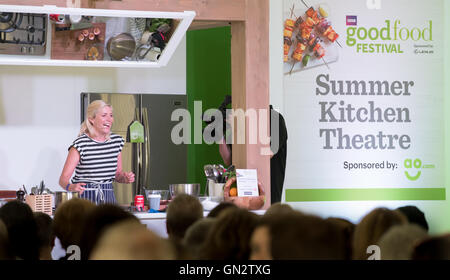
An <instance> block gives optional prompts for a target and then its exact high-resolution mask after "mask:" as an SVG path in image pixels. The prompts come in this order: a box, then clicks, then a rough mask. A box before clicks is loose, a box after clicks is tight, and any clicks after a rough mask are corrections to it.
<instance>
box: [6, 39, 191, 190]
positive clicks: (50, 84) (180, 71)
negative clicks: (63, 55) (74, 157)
mask: <svg viewBox="0 0 450 280" xmlns="http://www.w3.org/2000/svg"><path fill="white" fill-rule="evenodd" d="M81 92H121V93H161V94H164V93H167V94H173V93H178V94H186V38H183V40H182V42H181V43H180V45H179V46H178V48H177V50H176V52H175V53H174V55H173V56H172V59H171V60H170V62H169V64H168V65H167V66H166V67H163V68H155V69H152V68H149V69H128V68H123V69H116V68H87V67H40V66H0V189H2V190H5V189H14V190H17V188H18V187H19V186H22V185H23V184H25V185H26V186H27V188H28V191H30V187H31V186H33V185H37V184H39V182H40V181H41V180H44V181H45V182H46V185H47V186H49V187H50V189H52V190H59V189H58V188H59V187H58V180H59V176H60V173H61V170H62V168H63V165H64V162H65V159H66V156H67V148H68V147H69V145H70V144H71V143H72V141H73V140H74V138H75V137H76V135H77V133H78V130H79V124H80V93H81Z"/></svg>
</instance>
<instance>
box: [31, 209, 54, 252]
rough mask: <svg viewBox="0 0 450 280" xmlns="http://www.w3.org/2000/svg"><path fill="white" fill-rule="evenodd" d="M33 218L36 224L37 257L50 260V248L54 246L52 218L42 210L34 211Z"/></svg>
mask: <svg viewBox="0 0 450 280" xmlns="http://www.w3.org/2000/svg"><path fill="white" fill-rule="evenodd" d="M34 219H35V220H36V224H37V233H38V238H39V259H40V260H51V259H52V250H53V247H54V246H55V235H54V233H53V228H52V223H53V220H52V218H51V217H50V216H49V215H47V214H45V213H42V212H35V213H34Z"/></svg>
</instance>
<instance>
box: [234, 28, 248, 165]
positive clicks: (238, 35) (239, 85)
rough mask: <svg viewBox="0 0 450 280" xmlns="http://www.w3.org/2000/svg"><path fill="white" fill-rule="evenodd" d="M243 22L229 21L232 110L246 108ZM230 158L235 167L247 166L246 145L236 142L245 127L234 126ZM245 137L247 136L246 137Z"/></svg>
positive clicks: (245, 53)
mask: <svg viewBox="0 0 450 280" xmlns="http://www.w3.org/2000/svg"><path fill="white" fill-rule="evenodd" d="M245 43H246V42H245V22H232V23H231V100H232V108H233V110H238V109H242V110H244V111H245V110H246V109H247V102H246V77H247V76H246V73H245V71H246V67H245V66H246V55H247V52H246V44H245ZM233 133H234V136H235V137H234V139H233V141H234V142H233V143H234V144H233V150H232V159H233V164H234V165H235V166H236V167H237V168H247V153H246V150H247V146H246V145H245V144H237V143H238V142H237V137H236V136H237V135H241V134H242V133H244V135H247V134H246V131H245V129H244V130H243V131H242V127H240V126H238V125H236V122H235V127H234V131H233ZM246 138H247V137H246ZM246 141H247V140H246Z"/></svg>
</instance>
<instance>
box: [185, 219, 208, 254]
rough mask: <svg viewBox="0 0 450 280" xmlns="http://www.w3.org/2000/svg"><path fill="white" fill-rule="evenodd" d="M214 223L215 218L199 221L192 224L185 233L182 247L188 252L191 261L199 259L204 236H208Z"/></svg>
mask: <svg viewBox="0 0 450 280" xmlns="http://www.w3.org/2000/svg"><path fill="white" fill-rule="evenodd" d="M215 222H216V219H215V218H204V219H200V220H198V221H196V222H195V223H194V224H192V225H191V226H190V227H189V228H188V230H187V231H186V234H185V235H184V238H183V246H184V248H186V250H187V251H188V252H190V254H191V257H192V258H193V259H199V258H200V256H201V253H200V252H201V250H202V248H203V244H204V243H205V236H207V235H208V233H209V232H210V230H211V228H212V226H213V225H214V223H215Z"/></svg>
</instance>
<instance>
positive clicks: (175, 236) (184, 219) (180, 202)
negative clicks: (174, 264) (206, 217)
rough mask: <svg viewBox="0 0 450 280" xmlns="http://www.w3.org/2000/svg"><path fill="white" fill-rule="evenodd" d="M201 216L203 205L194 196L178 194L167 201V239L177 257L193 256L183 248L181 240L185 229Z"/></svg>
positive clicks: (186, 257) (189, 257)
mask: <svg viewBox="0 0 450 280" xmlns="http://www.w3.org/2000/svg"><path fill="white" fill-rule="evenodd" d="M202 218H203V206H202V204H201V203H200V201H199V200H198V198H197V197H195V196H192V195H188V194H179V195H177V196H176V197H175V198H174V199H173V200H172V201H171V202H170V203H169V206H168V207H167V211H166V230H167V235H168V236H169V241H170V242H171V243H172V245H173V246H174V247H175V250H176V252H177V257H176V258H177V259H182V260H185V259H191V258H193V256H191V254H190V253H189V252H188V251H187V250H186V249H185V248H184V246H183V243H182V240H183V238H184V235H185V233H186V231H187V229H188V228H189V227H190V226H191V225H192V224H194V223H195V222H196V221H198V220H200V219H202Z"/></svg>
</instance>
